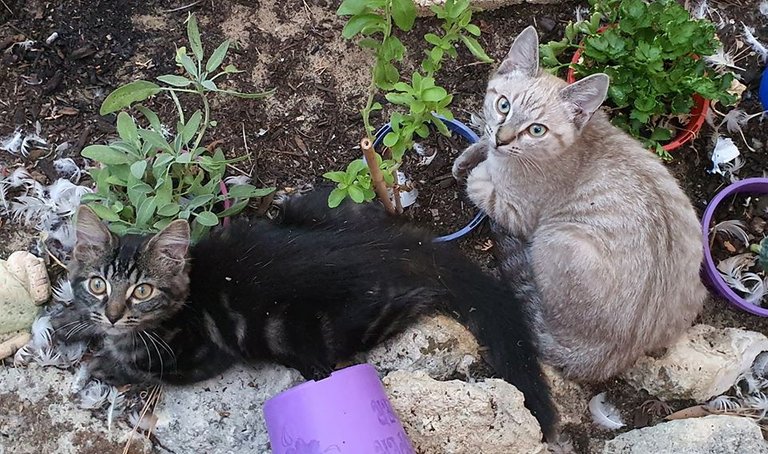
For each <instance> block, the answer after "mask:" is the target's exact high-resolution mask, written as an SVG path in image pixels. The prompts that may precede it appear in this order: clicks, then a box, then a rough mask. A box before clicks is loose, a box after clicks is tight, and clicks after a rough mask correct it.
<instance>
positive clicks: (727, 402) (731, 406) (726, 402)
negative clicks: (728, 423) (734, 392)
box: [705, 396, 740, 413]
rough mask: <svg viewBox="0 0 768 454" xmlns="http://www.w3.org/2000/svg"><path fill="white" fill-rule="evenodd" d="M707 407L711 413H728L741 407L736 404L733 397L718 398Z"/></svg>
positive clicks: (708, 403)
mask: <svg viewBox="0 0 768 454" xmlns="http://www.w3.org/2000/svg"><path fill="white" fill-rule="evenodd" d="M705 407H707V409H709V410H711V411H716V412H723V413H727V412H729V411H734V410H736V409H738V408H739V407H740V405H739V403H738V402H736V399H734V398H733V397H731V396H717V397H715V398H714V399H712V400H710V401H709V402H707V404H706V405H705Z"/></svg>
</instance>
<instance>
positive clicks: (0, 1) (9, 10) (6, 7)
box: [0, 0, 16, 17]
mask: <svg viewBox="0 0 768 454" xmlns="http://www.w3.org/2000/svg"><path fill="white" fill-rule="evenodd" d="M0 3H2V4H3V6H5V9H7V10H8V12H9V13H11V16H13V17H16V15H15V14H13V11H12V10H11V8H9V7H8V4H7V3H5V2H4V1H3V0H0Z"/></svg>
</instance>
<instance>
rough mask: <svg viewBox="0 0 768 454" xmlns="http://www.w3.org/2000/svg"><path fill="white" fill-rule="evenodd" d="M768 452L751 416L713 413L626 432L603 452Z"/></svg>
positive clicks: (767, 447)
mask: <svg viewBox="0 0 768 454" xmlns="http://www.w3.org/2000/svg"><path fill="white" fill-rule="evenodd" d="M647 453H656V454H673V453H685V454H726V453H733V454H737V453H739V454H740V453H744V454H747V453H749V454H768V442H766V441H765V440H764V439H763V435H762V433H761V431H760V426H758V425H757V423H756V422H755V421H753V420H751V419H749V418H744V417H738V416H726V415H712V416H706V417H704V418H691V419H680V420H676V421H670V422H665V423H662V424H658V425H655V426H653V427H646V428H643V429H636V430H632V431H629V432H627V433H623V434H621V435H619V436H617V437H616V438H614V439H613V440H610V441H608V442H607V443H606V444H605V447H604V448H603V454H647Z"/></svg>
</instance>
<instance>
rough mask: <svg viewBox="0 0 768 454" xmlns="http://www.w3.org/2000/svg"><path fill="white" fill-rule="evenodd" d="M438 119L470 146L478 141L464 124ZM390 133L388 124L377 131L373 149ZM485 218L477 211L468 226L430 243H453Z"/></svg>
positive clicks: (390, 127)
mask: <svg viewBox="0 0 768 454" xmlns="http://www.w3.org/2000/svg"><path fill="white" fill-rule="evenodd" d="M438 118H439V119H440V120H442V121H443V123H445V126H447V127H448V130H449V131H451V132H454V133H456V134H458V135H460V136H461V137H462V138H463V139H464V140H466V141H467V142H469V143H470V145H471V144H473V143H475V142H477V141H479V140H480V137H478V135H477V134H475V131H473V130H471V129H469V127H468V126H467V125H465V124H464V123H462V122H460V121H458V120H449V119H447V118H445V117H442V116H439V115H438ZM391 131H392V125H390V124H389V123H387V124H385V125H384V126H382V127H381V128H380V129H379V130H378V131H376V140H374V141H373V148H374V149H376V148H378V147H379V146H380V145H381V143H382V142H383V141H384V136H386V135H387V133H389V132H391ZM486 217H487V215H486V214H485V213H483V212H482V211H479V212H478V213H477V214H476V215H475V217H474V218H473V219H472V220H471V221H469V224H467V225H465V226H464V227H462V228H461V229H459V230H457V231H456V232H453V233H449V234H448V235H443V236H438V237H436V238H434V239H433V240H432V241H433V242H434V243H445V242H448V241H453V240H456V239H458V238H461V237H463V236H464V235H466V234H467V233H469V232H471V231H472V230H473V229H474V228H475V227H477V226H478V225H480V223H481V222H483V220H484V219H485V218H486Z"/></svg>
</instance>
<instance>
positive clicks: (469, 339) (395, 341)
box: [360, 315, 480, 380]
mask: <svg viewBox="0 0 768 454" xmlns="http://www.w3.org/2000/svg"><path fill="white" fill-rule="evenodd" d="M360 359H361V361H364V362H369V363H371V364H373V365H374V366H375V367H376V369H377V370H378V371H379V374H380V375H381V376H384V375H386V374H388V373H389V372H392V371H394V370H396V369H401V370H409V371H414V370H423V371H425V372H426V373H427V374H429V376H430V377H432V378H435V379H438V380H445V379H449V378H454V377H455V375H456V373H457V372H458V373H459V374H461V375H464V376H466V375H468V368H469V366H470V365H472V364H474V363H475V362H476V361H479V359H480V353H479V345H478V343H477V341H476V340H475V338H474V336H473V335H472V333H470V332H469V330H467V329H466V328H465V327H464V326H463V325H462V324H461V323H459V322H457V321H456V320H454V319H453V318H451V317H447V316H444V315H438V316H435V317H428V318H425V319H423V320H422V321H421V322H420V323H417V324H415V325H412V326H410V327H409V328H407V329H406V330H405V331H403V332H402V333H400V334H398V335H396V336H394V337H392V338H391V339H389V340H387V341H385V342H383V343H381V344H380V345H378V346H376V347H374V348H373V350H371V351H370V352H368V353H367V354H364V355H361V358H360Z"/></svg>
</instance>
